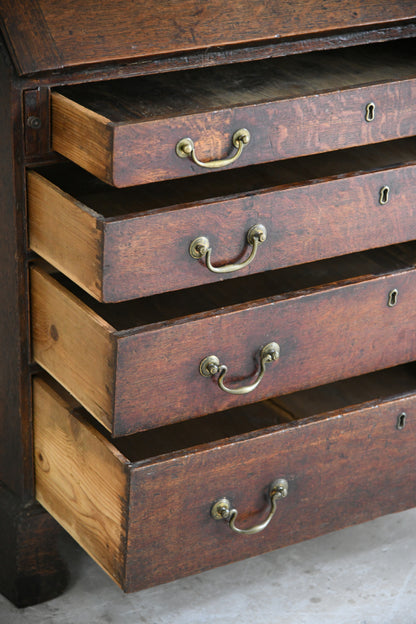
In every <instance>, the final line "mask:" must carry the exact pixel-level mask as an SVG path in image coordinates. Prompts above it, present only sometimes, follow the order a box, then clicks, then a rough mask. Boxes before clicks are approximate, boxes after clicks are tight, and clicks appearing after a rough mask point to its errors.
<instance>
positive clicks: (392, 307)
mask: <svg viewBox="0 0 416 624" xmlns="http://www.w3.org/2000/svg"><path fill="white" fill-rule="evenodd" d="M393 249H394V248H393ZM400 254H403V258H404V259H403V258H402V259H400V261H398V260H397V258H395V253H394V252H393V251H392V250H391V248H388V250H387V251H386V252H383V251H380V252H378V251H377V252H373V253H370V252H368V254H367V255H366V254H361V255H358V256H351V257H348V258H349V260H350V263H352V268H351V270H350V269H349V270H348V271H343V270H342V269H343V267H344V264H343V263H340V261H339V260H336V261H335V260H334V261H332V262H331V261H327V263H326V264H324V265H321V266H319V265H317V266H314V265H311V266H310V267H309V268H307V270H308V271H309V273H310V275H309V276H308V278H307V283H308V284H309V285H311V286H312V285H313V279H314V280H315V282H314V287H313V288H305V287H303V289H300V290H297V289H296V286H297V285H299V284H300V283H301V282H302V280H300V281H299V279H300V278H299V275H298V279H297V281H296V280H295V279H293V284H292V289H290V287H289V288H288V291H286V292H282V293H281V294H275V295H274V296H268V297H267V298H263V299H261V298H257V299H256V298H255V297H254V300H252V301H249V300H246V301H245V303H240V304H235V305H230V306H227V305H225V301H226V300H225V299H224V297H225V295H226V294H227V293H226V289H225V288H223V289H222V290H220V291H219V293H220V301H222V303H223V306H224V307H222V308H220V309H219V310H216V309H215V308H216V307H217V306H218V303H217V299H216V298H215V292H213V291H212V290H211V291H204V290H203V289H201V290H199V291H197V292H196V293H192V291H189V292H187V293H181V294H180V295H179V296H180V297H182V299H181V301H182V303H183V304H184V306H182V307H180V306H179V308H177V311H176V314H177V315H178V317H180V318H168V317H167V316H166V315H165V316H163V315H164V314H165V313H166V310H170V313H171V314H172V312H173V311H172V305H171V304H172V301H170V300H169V299H166V298H161V299H160V298H159V299H156V300H155V302H154V306H153V307H151V302H150V301H144V302H142V303H141V300H138V301H136V302H132V303H131V304H128V305H127V304H124V308H123V309H122V310H121V311H120V310H119V311H118V312H120V313H121V312H122V313H123V315H124V318H123V319H121V318H118V319H117V318H116V317H112V318H110V316H108V315H109V314H111V313H112V312H114V308H110V309H109V308H108V306H101V307H100V305H99V304H97V306H98V307H97V311H100V312H101V313H103V314H104V315H105V316H106V317H107V320H105V319H104V318H103V317H101V316H99V315H98V313H97V312H94V311H93V310H92V309H90V308H89V307H88V306H87V305H86V304H85V303H83V302H81V301H80V300H79V299H78V298H77V297H75V296H74V295H73V294H72V293H70V292H68V291H67V290H66V289H65V288H64V287H63V286H62V285H60V284H59V283H58V282H57V281H56V280H55V279H54V278H53V277H51V276H48V275H46V274H44V273H43V272H42V271H41V270H39V269H33V271H32V323H33V330H32V333H33V356H34V359H35V360H36V361H37V362H38V363H39V364H40V365H41V366H43V367H44V368H45V369H46V370H47V371H48V372H49V373H50V374H52V375H53V376H54V377H55V378H56V379H57V380H58V381H59V382H60V383H61V384H62V385H63V386H64V387H65V388H67V389H68V390H69V391H70V392H71V393H72V394H73V395H74V396H75V397H76V398H77V399H78V400H79V401H80V402H81V403H82V404H83V405H84V406H85V407H86V408H87V409H88V410H89V411H91V413H92V414H93V415H94V416H95V417H96V418H98V419H99V420H100V421H101V422H102V423H103V424H104V425H105V426H106V427H107V428H109V429H110V430H112V431H113V433H114V434H115V435H125V434H128V433H131V432H134V431H138V430H141V429H147V428H152V427H158V426H161V425H164V424H168V423H172V422H175V421H180V420H185V419H187V418H191V417H195V416H199V415H201V414H206V413H208V412H211V411H217V410H222V409H226V408H229V407H233V406H236V405H241V404H244V403H252V402H254V401H258V400H260V399H263V398H266V397H269V396H274V395H277V394H282V393H287V392H292V391H294V390H298V389H300V388H306V387H311V386H314V385H319V384H323V383H328V382H330V381H333V380H336V379H341V378H345V377H349V376H352V375H359V374H363V373H366V372H369V371H371V370H376V369H381V368H386V367H389V366H395V365H397V364H400V363H403V362H406V361H411V360H413V359H416V332H415V329H414V328H415V326H416V306H415V292H416V270H415V269H414V268H408V266H410V265H411V264H412V263H413V262H414V257H415V252H414V250H413V246H412V245H410V246H408V247H405V249H404V251H403V252H400ZM400 254H399V255H400ZM393 258H394V260H393ZM328 266H329V267H335V268H337V270H336V271H335V269H334V270H331V271H330V272H329V273H328V271H327V269H326V268H325V267H328ZM354 266H355V277H353V274H354V273H353V268H354ZM393 266H395V267H396V270H394V271H393V272H392V267H393ZM400 266H402V268H400ZM364 269H365V270H366V271H367V272H370V273H372V272H374V273H375V274H373V275H372V274H368V273H367V275H365V274H364V275H363V273H362V271H363V270H364ZM288 271H289V272H286V273H282V274H281V275H280V274H279V273H278V274H277V276H276V283H275V284H274V289H275V290H274V292H276V284H278V283H279V281H280V283H281V282H282V280H283V281H284V280H285V279H286V280H287V281H288V282H289V283H291V276H292V275H294V276H295V277H296V273H293V272H292V271H291V270H288ZM299 273H300V274H301V276H303V273H302V269H300V270H299ZM377 273H378V274H377ZM330 275H331V276H332V280H333V279H334V277H335V276H337V278H338V279H341V281H339V282H338V283H325V280H329V276H330ZM347 275H348V276H351V277H350V279H346V276H347ZM340 276H341V277H340ZM269 277H270V276H269ZM272 277H273V276H272ZM265 279H266V278H265ZM270 279H271V278H270ZM302 279H304V277H302ZM272 283H273V282H272ZM230 284H234V293H232V292H231V293H230V292H228V296H229V297H232V296H234V295H235V294H236V293H238V296H239V297H240V298H241V297H243V296H244V295H242V293H245V294H246V296H247V293H248V296H249V295H250V294H252V295H254V294H255V295H257V296H258V295H259V294H260V292H261V288H260V286H262V284H260V285H259V287H258V288H260V290H258V289H257V290H256V286H257V285H253V283H252V282H251V283H249V282H247V284H246V283H245V282H244V280H243V281H242V282H241V283H240V281H238V282H237V280H234V281H233V282H227V283H224V284H223V285H222V286H224V287H227V291H230ZM319 284H321V285H319ZM249 285H250V286H251V288H250V289H249V288H248V286H249ZM206 288H208V287H206ZM265 288H266V291H267V292H270V288H269V284H267V283H266V284H265ZM290 290H293V291H294V292H290ZM204 293H205V296H206V299H207V302H208V303H207V305H208V308H209V305H211V309H210V310H209V309H208V310H207V311H205V312H201V313H194V314H189V313H188V314H187V315H186V314H185V313H184V311H185V310H186V309H188V310H189V309H190V308H189V306H190V305H191V302H192V299H193V302H194V304H195V305H196V306H197V304H199V303H200V300H202V299H203V297H204ZM217 294H218V292H217ZM149 306H150V307H149ZM194 309H197V308H194ZM157 313H159V314H161V315H162V316H161V317H159V318H160V319H161V320H160V321H157V317H154V316H153V315H155V314H157ZM145 314H147V315H149V319H150V320H148V322H147V323H145V322H144V320H145ZM133 319H134V320H135V321H136V324H137V320H138V319H142V320H143V325H142V326H134V325H132V324H131V323H132V322H133ZM162 319H163V320H162ZM109 321H111V322H112V323H113V325H112V324H110V322H109ZM116 321H117V322H118V323H121V324H119V325H118V329H117V327H115V325H116ZM270 342H276V343H278V344H279V346H280V357H279V359H278V360H277V361H274V362H272V363H269V364H268V365H267V366H266V370H265V374H264V378H263V379H262V380H261V383H259V385H258V387H257V388H256V389H253V391H251V392H249V393H247V394H243V395H239V396H235V395H231V394H229V393H227V392H226V391H224V390H222V389H221V388H220V387H219V385H218V381H219V378H218V375H214V376H213V377H212V378H209V377H204V376H202V375H201V374H200V371H199V367H200V363H201V362H202V360H203V359H204V358H206V357H207V356H211V355H215V356H217V357H218V359H219V364H221V365H226V366H227V367H228V373H227V374H226V377H225V384H226V386H228V387H231V388H233V389H235V388H238V387H240V386H247V385H251V384H252V383H253V382H254V381H255V380H256V379H257V378H258V375H259V373H260V370H259V368H260V363H259V358H260V351H261V349H262V347H264V346H265V345H266V344H268V343H270Z"/></svg>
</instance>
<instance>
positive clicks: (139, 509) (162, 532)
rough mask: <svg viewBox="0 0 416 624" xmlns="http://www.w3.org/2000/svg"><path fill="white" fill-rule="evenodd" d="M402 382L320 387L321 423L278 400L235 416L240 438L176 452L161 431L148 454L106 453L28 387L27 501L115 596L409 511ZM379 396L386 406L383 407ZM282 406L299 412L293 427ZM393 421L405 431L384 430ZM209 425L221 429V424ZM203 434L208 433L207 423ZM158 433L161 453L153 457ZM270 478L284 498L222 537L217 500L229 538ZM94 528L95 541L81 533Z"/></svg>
mask: <svg viewBox="0 0 416 624" xmlns="http://www.w3.org/2000/svg"><path fill="white" fill-rule="evenodd" d="M412 370H413V372H412ZM412 370H407V369H401V370H400V371H397V372H396V371H391V372H390V379H389V375H386V374H382V376H381V378H380V379H379V380H378V379H377V378H376V379H374V377H373V378H372V379H370V380H368V381H367V380H364V383H363V385H360V386H359V391H358V393H357V392H354V389H355V390H356V388H354V386H351V385H350V386H348V384H347V385H346V386H344V387H343V386H342V384H341V385H340V384H338V387H337V388H336V390H334V391H332V390H331V388H326V389H324V390H323V392H322V394H324V395H327V401H326V403H327V406H331V404H332V405H334V406H335V409H334V411H321V409H322V403H323V401H322V399H321V400H317V401H316V402H315V403H314V402H313V401H311V397H310V396H309V397H308V396H306V397H305V401H303V400H302V397H299V398H297V399H296V397H295V398H293V397H292V398H291V400H289V399H288V400H287V401H286V402H283V406H282V407H281V406H280V405H279V400H278V399H277V400H276V402H275V403H272V402H268V403H265V404H262V410H261V411H259V408H258V406H253V407H247V408H244V409H241V414H239V413H238V412H239V410H236V412H237V414H236V418H235V419H236V420H237V417H238V415H240V417H241V420H242V421H243V423H244V425H243V427H246V432H245V433H243V432H242V428H240V435H239V436H234V437H228V438H223V439H221V440H219V439H216V440H215V441H212V442H207V441H206V442H205V443H203V442H201V441H199V445H198V446H191V447H188V448H186V446H184V444H185V445H186V441H187V442H188V443H191V445H192V439H194V444H195V437H194V438H193V435H192V432H191V434H190V435H189V436H188V439H187V440H186V435H185V436H184V433H183V432H182V434H181V436H180V438H179V441H177V443H178V446H177V447H176V449H175V442H174V439H175V434H174V433H171V430H172V428H171V427H169V428H167V429H166V430H165V431H163V430H160V431H159V434H158V436H154V440H155V446H154V447H153V445H152V442H151V440H149V439H146V437H145V440H144V441H143V442H141V436H140V435H136V436H133V437H132V438H131V439H128V440H126V441H121V442H118V443H117V442H115V445H116V446H114V445H112V444H111V443H110V442H108V441H107V440H106V439H105V438H104V436H102V435H101V434H99V433H98V432H97V431H96V430H95V428H94V427H93V426H91V424H90V423H89V422H88V418H87V419H86V418H85V415H84V414H83V413H82V412H81V411H76V410H74V409H73V408H72V409H71V411H70V407H69V405H71V401H70V403H69V404H68V403H65V401H67V400H68V399H66V398H65V396H62V391H61V394H60V393H59V392H58V391H57V389H56V388H55V389H52V388H51V387H49V386H48V385H47V384H46V383H45V382H44V381H36V383H35V396H36V397H37V398H36V403H35V404H36V405H37V406H38V407H39V408H42V409H40V411H39V414H37V413H36V412H35V431H36V436H35V455H36V470H37V482H38V496H39V498H40V500H41V501H42V503H43V504H44V505H45V506H46V508H47V509H49V510H50V511H51V513H52V514H53V515H55V516H56V517H57V518H58V519H59V521H60V522H61V523H62V524H63V525H64V526H65V527H66V528H67V530H68V531H69V532H70V533H72V534H73V535H75V536H76V538H77V540H79V541H80V543H81V544H83V545H84V547H85V548H87V550H88V551H89V552H90V553H91V555H92V556H93V557H94V558H95V559H96V560H97V561H99V562H100V563H101V565H103V566H104V568H105V569H106V570H107V572H108V573H109V574H110V575H111V576H113V577H114V578H115V580H117V582H118V583H119V584H120V585H121V586H122V587H123V589H124V590H125V591H135V590H137V589H143V588H145V587H149V586H151V585H154V584H157V583H162V582H166V581H171V580H173V579H175V578H178V577H181V576H185V575H187V574H192V573H195V572H200V571H202V570H205V569H207V568H211V567H212V566H218V565H223V564H226V563H229V562H231V561H236V560H239V559H242V558H245V557H249V556H252V555H256V554H259V553H262V552H266V551H268V550H271V549H275V548H279V547H282V546H286V545H288V544H293V543H295V542H298V541H301V540H303V539H309V538H311V537H316V536H317V535H320V534H322V533H326V532H328V531H334V530H336V529H340V528H342V527H344V526H347V525H349V524H355V523H358V522H364V521H366V520H369V519H372V518H375V517H377V516H379V515H381V514H385V513H390V512H392V511H397V510H403V509H406V508H408V507H411V506H413V505H414V504H415V503H416V477H415V472H414V471H410V472H409V467H410V466H414V461H415V460H414V445H415V442H416V427H415V419H416V398H415V376H414V369H412ZM386 384H387V385H388V386H390V388H391V391H392V392H393V393H394V390H396V391H397V392H398V393H399V394H397V395H395V396H394V394H393V395H392V396H390V397H388V396H387V395H386ZM363 388H364V389H365V390H363ZM340 396H341V397H343V399H344V400H342V398H341V400H340ZM363 401H365V402H363ZM296 402H297V403H298V404H300V405H301V406H303V408H300V409H299V410H298V411H299V417H300V418H299V417H298V414H297V411H296V409H294V405H295V404H296ZM288 405H289V406H290V408H291V411H290V416H289V418H290V419H291V420H290V422H288V423H287V422H286V421H287V420H288V412H287V409H288ZM350 405H353V406H354V407H350ZM71 407H72V406H71ZM264 412H266V413H267V412H269V418H270V419H271V420H272V419H274V421H275V425H274V426H270V425H271V422H270V420H269V423H268V424H269V427H268V428H267V429H260V430H257V431H256V430H253V423H256V422H257V425H258V426H259V427H260V428H261V427H262V426H264V423H265V418H264ZM403 412H405V413H406V421H405V422H406V424H405V427H404V428H403V429H398V428H397V419H398V415H399V414H401V413H403ZM38 416H39V418H38ZM222 416H223V419H224V421H226V420H227V418H232V419H234V415H233V413H232V412H229V413H228V412H227V413H224V414H223V415H222ZM266 420H267V419H266ZM214 421H215V418H214ZM254 426H255V425H254ZM240 427H241V424H240ZM191 430H192V424H191ZM193 430H194V432H195V427H194V428H193ZM206 430H209V429H208V427H207V428H206ZM226 430H227V426H226V424H225V426H224V432H225V431H226ZM214 431H216V433H217V434H219V435H221V433H220V431H221V424H220V421H219V420H218V419H217V421H216V424H215V422H214ZM51 432H53V437H52V436H51ZM223 434H224V433H223ZM164 435H165V438H166V440H167V441H168V446H167V448H168V449H169V451H170V452H169V451H168V452H165V454H161V455H157V452H158V449H159V452H160V450H161V449H163V444H164V443H163V436H164ZM211 435H212V434H211ZM145 436H146V434H145ZM208 440H212V437H209V438H208ZM117 446H118V447H119V448H117ZM88 449H91V454H89V453H88ZM119 449H120V450H119ZM126 453H127V454H126ZM162 453H163V451H162ZM92 457H94V458H95V461H94V462H92V461H91V460H92ZM113 464H114V468H112V470H111V472H110V473H108V467H109V466H113ZM120 471H121V472H123V471H124V478H122V477H121V479H120V478H119V476H118V475H120ZM111 475H112V476H111ZM276 478H286V479H287V481H288V483H289V493H288V496H287V498H285V499H283V500H280V501H279V502H278V508H277V511H276V514H275V517H274V518H273V520H272V522H271V523H270V525H269V526H268V527H267V529H265V530H264V531H262V532H261V533H259V534H257V535H250V536H245V535H236V534H235V533H233V532H232V531H231V530H230V528H229V527H228V526H227V524H226V523H225V522H224V521H222V520H221V521H217V520H214V519H213V518H212V517H211V515H210V510H211V506H212V505H213V503H214V502H215V501H216V500H218V499H219V498H222V497H224V496H226V497H227V498H228V499H229V500H230V501H231V502H232V505H233V506H235V507H236V508H237V509H238V511H239V518H238V526H240V527H243V528H249V527H251V526H253V525H255V524H258V523H259V522H261V521H263V520H264V518H265V516H266V515H267V512H268V502H267V490H268V487H269V485H270V483H271V482H272V481H273V480H274V479H276ZM62 482H64V483H67V484H68V485H69V486H70V487H71V494H72V495H71V497H66V496H65V495H63V492H62V486H61V483H62ZM92 484H93V485H92ZM92 487H93V489H94V491H92V489H91V488H92ZM97 488H98V490H99V491H100V494H101V495H100V496H99V497H97V496H96V494H94V492H96V491H97ZM126 488H127V492H128V499H127V500H126V498H125V496H126ZM89 491H91V497H90V498H89V499H88V500H89V504H88V506H85V505H84V504H83V500H84V497H85V495H86V493H88V492H89ZM114 492H118V494H119V497H117V498H114ZM111 500H113V508H111V507H110V504H109V501H111ZM120 500H121V510H120ZM127 501H128V502H127ZM363 501H365V504H363ZM96 526H99V527H100V529H99V530H98V531H97V530H91V529H92V528H93V529H94V527H96ZM104 527H107V531H104ZM117 529H118V530H117ZM105 533H106V534H107V544H108V545H109V546H108V547H107V549H103V546H102V541H103V535H104V534H105ZM113 534H114V535H115V540H113V541H110V540H111V536H112V535H113ZM184 553H185V556H184Z"/></svg>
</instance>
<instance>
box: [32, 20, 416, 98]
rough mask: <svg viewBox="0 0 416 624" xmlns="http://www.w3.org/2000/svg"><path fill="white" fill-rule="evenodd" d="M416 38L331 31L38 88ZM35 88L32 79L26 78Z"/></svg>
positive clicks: (112, 68) (165, 59) (123, 67)
mask: <svg viewBox="0 0 416 624" xmlns="http://www.w3.org/2000/svg"><path fill="white" fill-rule="evenodd" d="M415 36H416V22H409V21H406V22H398V23H391V24H388V25H383V26H382V27H380V26H377V25H372V26H370V27H369V28H366V27H364V29H357V30H355V29H352V30H342V31H341V32H340V31H338V32H337V31H335V32H332V31H329V32H326V33H323V34H322V35H319V36H317V35H314V34H311V35H307V36H304V37H302V38H295V39H292V38H289V39H281V40H274V41H272V42H271V41H268V42H266V43H263V42H260V43H256V44H253V43H248V44H245V45H244V46H242V47H240V46H232V47H230V48H226V49H224V48H211V49H210V50H191V51H187V52H182V53H178V54H175V55H172V56H165V55H163V56H158V57H145V58H140V59H136V60H130V61H129V62H128V63H123V62H122V61H113V62H108V63H104V64H102V63H100V64H96V65H90V66H88V69H87V71H85V69H84V68H83V67H82V66H81V67H79V66H74V67H65V69H64V70H63V71H61V72H59V71H56V72H53V73H49V72H42V73H39V74H37V75H36V85H37V86H46V87H47V88H50V87H61V86H63V85H65V84H68V85H70V84H80V83H91V82H97V81H98V80H108V79H109V78H111V79H117V78H131V77H136V76H147V75H150V74H157V73H166V72H169V71H180V70H187V69H196V68H201V67H213V66H217V65H230V64H233V63H244V62H247V61H256V60H263V59H269V58H278V57H282V56H288V55H291V54H304V53H305V52H313V51H318V50H334V49H341V48H349V47H353V46H357V45H364V44H368V43H380V42H384V41H397V40H399V39H409V38H412V37H415ZM23 81H24V82H27V83H28V84H29V87H32V86H33V84H32V83H31V79H30V77H26V78H23Z"/></svg>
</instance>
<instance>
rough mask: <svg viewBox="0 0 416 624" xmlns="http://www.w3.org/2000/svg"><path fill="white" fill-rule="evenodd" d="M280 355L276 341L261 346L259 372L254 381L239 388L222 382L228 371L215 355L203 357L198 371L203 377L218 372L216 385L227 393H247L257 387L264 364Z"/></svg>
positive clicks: (261, 376) (262, 373)
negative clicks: (229, 386) (230, 386)
mask: <svg viewBox="0 0 416 624" xmlns="http://www.w3.org/2000/svg"><path fill="white" fill-rule="evenodd" d="M279 355H280V347H279V345H278V344H277V343H276V342H270V343H269V344H267V345H266V346H265V347H263V348H262V350H261V352H260V372H259V375H258V377H257V379H256V381H255V382H254V383H252V384H251V385H249V386H242V387H241V388H227V386H226V385H225V384H224V377H225V375H226V373H227V371H228V368H227V367H226V366H225V364H220V361H219V359H218V358H217V356H216V355H209V356H208V357H206V358H204V359H203V360H202V362H201V363H200V365H199V372H200V373H201V375H203V376H204V377H213V375H216V374H217V373H219V374H220V375H219V377H218V385H219V387H220V388H221V390H223V391H224V392H228V394H248V393H249V392H252V391H253V390H255V389H256V388H257V386H258V385H259V383H260V382H261V380H262V379H263V376H264V373H265V371H266V365H267V364H269V362H274V361H276V360H277V359H278V358H279Z"/></svg>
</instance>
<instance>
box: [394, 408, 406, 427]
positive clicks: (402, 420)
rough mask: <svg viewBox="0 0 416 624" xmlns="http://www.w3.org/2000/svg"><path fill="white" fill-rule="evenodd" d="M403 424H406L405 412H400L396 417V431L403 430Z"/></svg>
mask: <svg viewBox="0 0 416 624" xmlns="http://www.w3.org/2000/svg"><path fill="white" fill-rule="evenodd" d="M405 424H406V412H402V413H401V414H399V415H398V416H397V422H396V429H398V430H399V431H401V430H402V429H404V427H405Z"/></svg>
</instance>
